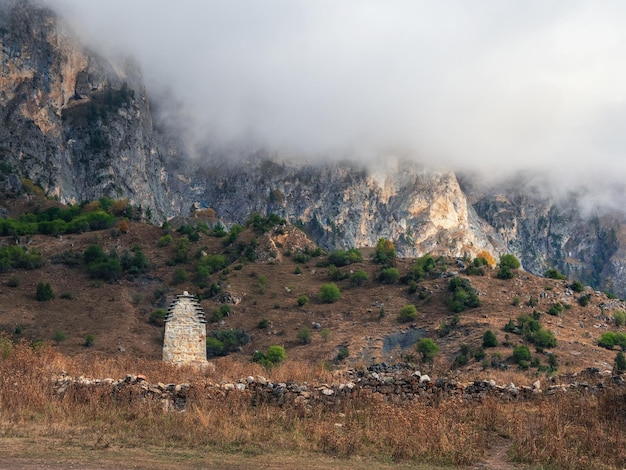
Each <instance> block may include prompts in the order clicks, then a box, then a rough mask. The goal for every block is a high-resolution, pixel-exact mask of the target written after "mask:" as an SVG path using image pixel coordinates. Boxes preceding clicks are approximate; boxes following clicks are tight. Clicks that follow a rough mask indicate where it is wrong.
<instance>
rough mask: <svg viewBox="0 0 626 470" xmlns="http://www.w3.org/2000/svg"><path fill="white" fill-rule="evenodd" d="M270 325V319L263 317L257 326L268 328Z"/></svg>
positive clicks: (261, 328) (260, 328) (262, 328)
mask: <svg viewBox="0 0 626 470" xmlns="http://www.w3.org/2000/svg"><path fill="white" fill-rule="evenodd" d="M269 325H270V321H269V320H268V319H267V318H263V319H262V320H261V321H259V323H258V325H257V328H258V329H259V330H264V329H265V328H267V327H268V326H269Z"/></svg>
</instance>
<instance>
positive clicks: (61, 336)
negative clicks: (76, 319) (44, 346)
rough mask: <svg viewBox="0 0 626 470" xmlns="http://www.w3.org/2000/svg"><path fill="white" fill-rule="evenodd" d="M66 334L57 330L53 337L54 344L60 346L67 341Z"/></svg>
mask: <svg viewBox="0 0 626 470" xmlns="http://www.w3.org/2000/svg"><path fill="white" fill-rule="evenodd" d="M65 338H66V336H65V333H64V332H63V331H61V330H57V331H55V332H54V336H53V337H52V339H53V340H54V342H55V343H56V344H59V343H60V342H61V341H65Z"/></svg>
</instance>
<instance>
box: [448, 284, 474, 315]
mask: <svg viewBox="0 0 626 470" xmlns="http://www.w3.org/2000/svg"><path fill="white" fill-rule="evenodd" d="M448 290H449V291H450V292H452V298H451V299H450V300H449V301H448V307H449V308H450V310H452V311H453V312H455V313H460V312H462V311H464V310H467V309H469V308H476V307H479V306H480V299H479V298H478V292H477V291H476V289H474V288H473V287H472V285H471V283H470V281H469V280H468V279H464V278H461V277H454V278H452V279H451V280H450V283H449V284H448Z"/></svg>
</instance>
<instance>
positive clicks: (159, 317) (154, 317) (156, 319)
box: [148, 308, 167, 326]
mask: <svg viewBox="0 0 626 470" xmlns="http://www.w3.org/2000/svg"><path fill="white" fill-rule="evenodd" d="M165 317H167V311H166V310H165V309H162V308H157V309H156V310H154V311H153V312H152V313H151V314H150V317H148V321H149V322H150V323H152V324H153V325H156V326H163V325H164V324H165Z"/></svg>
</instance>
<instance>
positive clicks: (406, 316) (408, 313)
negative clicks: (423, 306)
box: [397, 304, 417, 323]
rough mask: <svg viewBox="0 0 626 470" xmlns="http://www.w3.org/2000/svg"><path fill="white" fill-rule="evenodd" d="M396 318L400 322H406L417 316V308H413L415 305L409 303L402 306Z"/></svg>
mask: <svg viewBox="0 0 626 470" xmlns="http://www.w3.org/2000/svg"><path fill="white" fill-rule="evenodd" d="M397 318H398V321H399V322H400V323H408V322H412V321H413V320H415V319H416V318H417V309H416V308H415V305H411V304H409V305H405V306H404V307H402V309H400V313H399V314H398V317H397Z"/></svg>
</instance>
